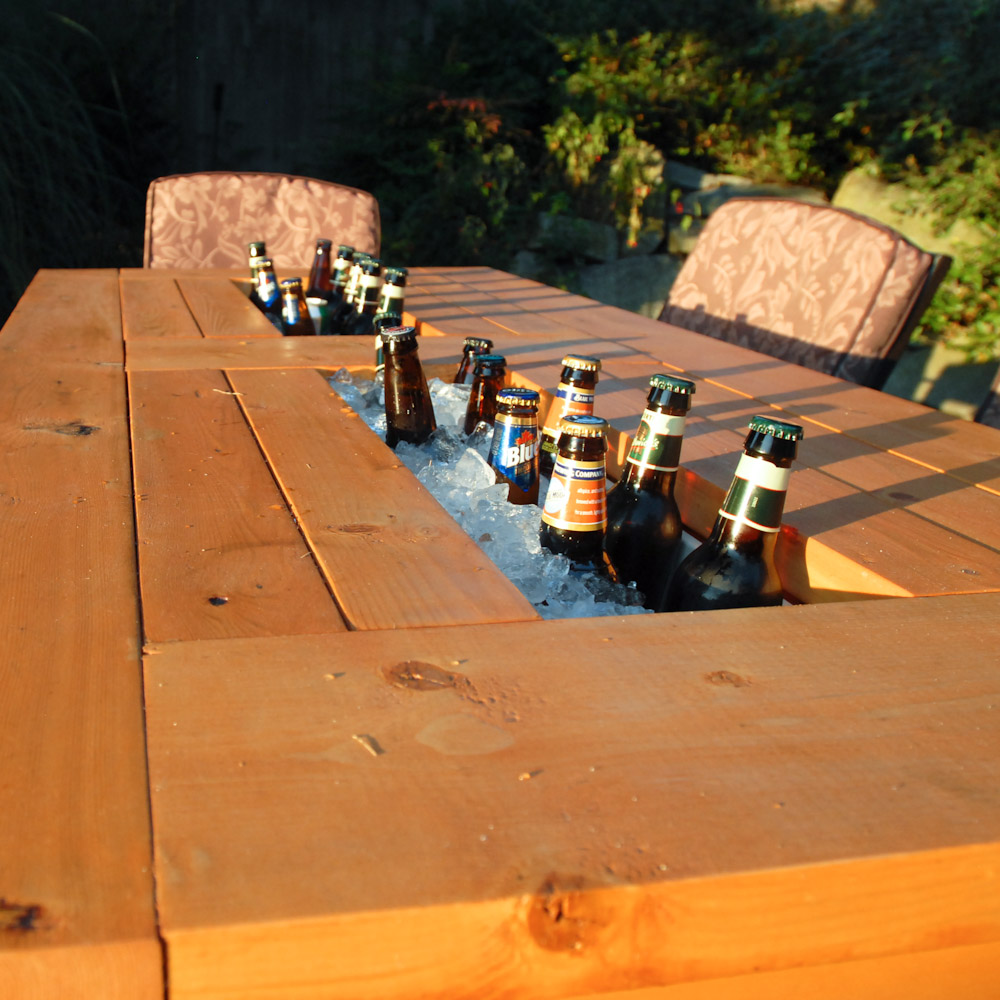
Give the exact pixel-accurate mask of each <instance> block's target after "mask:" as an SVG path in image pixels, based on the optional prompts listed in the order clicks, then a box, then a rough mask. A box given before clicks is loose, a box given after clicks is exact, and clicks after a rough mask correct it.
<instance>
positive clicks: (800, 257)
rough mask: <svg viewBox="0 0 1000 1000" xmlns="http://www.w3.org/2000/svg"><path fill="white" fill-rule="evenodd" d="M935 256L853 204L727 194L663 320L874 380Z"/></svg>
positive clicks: (893, 352)
mask: <svg viewBox="0 0 1000 1000" xmlns="http://www.w3.org/2000/svg"><path fill="white" fill-rule="evenodd" d="M932 262H933V256H932V255H931V254H929V253H925V252H924V251H922V250H920V249H919V248H918V247H915V246H914V245H913V244H912V243H910V242H908V241H907V240H906V239H904V238H903V237H902V236H900V235H899V234H898V233H896V232H894V231H893V230H891V229H888V228H887V227H885V226H882V225H879V224H878V223H875V222H872V221H871V220H869V219H866V218H864V217H863V216H860V215H855V214H854V213H853V212H847V211H844V210H843V209H838V208H832V207H830V206H827V205H817V204H814V203H805V202H798V201H792V200H790V199H785V198H734V199H732V200H730V201H728V202H726V203H725V204H724V205H722V206H721V207H720V208H718V209H716V211H715V212H714V213H713V214H712V215H711V216H710V218H709V220H708V222H707V223H706V224H705V228H704V230H703V231H702V233H701V235H700V236H699V237H698V242H697V244H696V245H695V248H694V251H693V252H692V253H691V255H690V256H689V257H688V258H687V260H686V261H685V262H684V266H683V267H682V268H681V271H680V273H679V274H678V276H677V279H676V281H675V282H674V285H673V287H672V289H671V291H670V296H669V299H668V300H667V303H666V305H665V306H664V307H663V311H662V313H661V314H660V319H661V320H663V321H664V322H667V323H673V324H675V325H676V326H682V327H685V328H686V329H689V330H694V331H696V332H698V333H705V334H708V335H709V336H712V337H716V338H718V339H720V340H726V341H730V342H732V343H736V344H740V345H742V346H745V347H749V348H752V349H753V350H756V351H760V352H762V353H764V354H770V355H772V356H774V357H779V358H782V359H783V360H785V361H790V362H794V363H795V364H800V365H805V366H806V367H808V368H813V369H816V370H818V371H822V372H826V373H828V374H831V375H836V376H838V377H840V378H845V379H849V380H850V381H852V382H859V383H861V384H869V385H877V384H879V383H880V382H881V380H882V378H883V377H884V375H885V372H886V362H885V360H884V359H885V358H887V357H896V356H898V353H899V352H900V351H901V350H902V347H903V346H905V345H904V344H903V343H902V342H901V341H900V334H901V332H902V330H903V326H904V323H905V322H906V319H907V317H908V316H909V314H910V311H911V310H912V308H913V305H914V303H915V301H916V300H917V298H918V296H919V294H920V291H921V288H922V286H923V284H924V281H925V279H926V278H927V275H928V273H929V271H930V268H931V264H932Z"/></svg>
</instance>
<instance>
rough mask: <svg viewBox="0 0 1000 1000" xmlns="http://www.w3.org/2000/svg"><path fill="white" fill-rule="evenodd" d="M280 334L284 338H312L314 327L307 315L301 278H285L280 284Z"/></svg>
mask: <svg viewBox="0 0 1000 1000" xmlns="http://www.w3.org/2000/svg"><path fill="white" fill-rule="evenodd" d="M280 287H281V332H282V333H283V334H284V335H285V336H286V337H314V336H315V335H316V327H315V326H314V324H313V321H312V318H311V317H310V315H309V306H308V305H307V304H306V297H305V293H304V292H303V291H302V279H301V278H285V279H284V280H283V281H282V282H281V283H280Z"/></svg>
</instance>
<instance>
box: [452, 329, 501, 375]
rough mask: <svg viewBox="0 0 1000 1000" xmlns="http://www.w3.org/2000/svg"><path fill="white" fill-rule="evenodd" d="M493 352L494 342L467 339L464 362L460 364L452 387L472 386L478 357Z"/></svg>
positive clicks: (463, 353)
mask: <svg viewBox="0 0 1000 1000" xmlns="http://www.w3.org/2000/svg"><path fill="white" fill-rule="evenodd" d="M492 350H493V341H492V340H489V339H487V338H486V337H466V338H465V346H464V347H463V348H462V360H461V361H459V363H458V370H457V371H456V372H455V377H454V378H453V379H452V380H451V382H452V385H472V380H473V378H474V377H475V368H476V355H477V354H489V353H490V351H492Z"/></svg>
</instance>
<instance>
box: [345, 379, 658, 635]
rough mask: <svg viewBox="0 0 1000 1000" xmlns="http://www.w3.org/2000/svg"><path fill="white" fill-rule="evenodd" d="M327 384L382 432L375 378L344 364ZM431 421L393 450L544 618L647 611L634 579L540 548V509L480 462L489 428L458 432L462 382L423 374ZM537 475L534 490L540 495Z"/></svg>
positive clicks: (381, 399) (465, 393)
mask: <svg viewBox="0 0 1000 1000" xmlns="http://www.w3.org/2000/svg"><path fill="white" fill-rule="evenodd" d="M329 381H330V385H331V387H332V388H333V389H335V390H336V391H337V392H338V393H340V395H341V396H342V397H343V398H344V401H345V402H346V403H347V404H348V405H349V406H350V407H351V408H352V409H353V410H355V412H357V414H358V415H359V416H360V417H361V419H362V420H364V421H365V423H366V424H367V425H368V426H369V427H370V428H371V429H372V430H373V431H375V432H376V433H377V434H379V435H380V436H381V437H382V438H383V439H384V438H385V393H384V391H383V389H382V385H381V383H380V382H371V381H362V380H360V379H359V380H355V379H354V378H353V377H352V375H351V373H350V372H349V371H348V370H347V369H346V368H341V369H340V370H339V371H337V372H336V373H334V375H332V376H331V377H330V380H329ZM429 388H430V392H431V400H432V401H433V404H434V415H435V417H436V419H437V424H438V429H437V430H436V431H435V432H434V434H433V435H431V438H430V440H429V441H427V442H426V443H424V444H422V445H411V444H407V443H405V442H404V443H400V444H398V445H397V446H396V455H397V456H398V457H399V459H400V461H402V462H403V464H404V465H405V466H406V467H407V468H408V469H409V470H410V471H411V472H412V473H413V474H414V475H415V476H416V477H417V479H419V480H420V482H422V483H423V484H424V486H426V487H427V489H428V490H429V491H430V492H431V494H432V495H433V496H434V498H435V499H436V500H437V501H438V503H440V504H441V506H442V507H444V509H445V510H446V511H448V513H449V514H451V516H452V517H453V518H454V519H455V520H456V521H457V522H458V523H459V524H460V525H461V526H462V528H463V529H464V530H465V532H466V533H467V534H468V535H469V537H470V538H472V539H473V540H474V541H475V542H476V544H478V545H479V547H480V548H481V549H482V550H483V551H484V552H485V553H486V555H487V556H489V558H490V559H491V560H492V561H493V562H494V563H495V564H496V565H497V567H499V569H500V570H501V571H502V572H503V573H504V574H506V576H507V578H508V579H509V580H510V581H511V582H512V583H513V584H514V586H516V587H517V588H518V590H520V591H521V593H522V594H524V596H525V597H526V598H527V599H528V600H529V601H530V602H531V603H532V604H533V605H534V606H535V608H536V610H537V611H538V613H539V614H540V615H541V616H542V617H543V618H592V617H597V616H603V615H631V614H643V613H646V609H645V608H643V607H642V600H641V596H640V594H639V593H638V591H636V590H635V588H634V587H623V586H621V585H619V584H616V583H612V582H611V581H610V580H607V579H602V578H600V577H598V576H595V575H592V574H584V573H574V572H571V571H570V563H569V560H568V559H566V558H565V557H564V556H557V555H555V554H553V553H552V552H549V550H548V549H543V548H542V546H541V543H540V542H539V540H538V527H539V524H540V523H541V510H540V508H539V507H535V506H533V505H530V504H528V505H524V506H520V507H519V506H516V505H514V504H510V503H507V486H506V485H505V484H501V485H497V484H496V482H495V477H494V474H493V470H492V469H491V468H490V466H489V463H488V462H487V457H488V455H489V450H490V442H491V441H492V440H493V428H492V427H490V426H489V425H487V424H480V425H479V426H478V427H477V428H476V430H475V431H473V433H472V434H471V435H469V436H468V437H467V436H466V435H465V434H464V433H463V430H462V425H463V424H464V422H465V409H466V406H467V404H468V401H469V388H470V387H469V386H467V385H452V384H450V383H447V382H442V381H441V380H440V379H437V378H435V379H431V381H430V382H429ZM547 487H548V480H547V479H545V478H544V477H543V479H542V482H541V488H540V490H539V496H540V498H541V499H544V497H545V490H546V489H547Z"/></svg>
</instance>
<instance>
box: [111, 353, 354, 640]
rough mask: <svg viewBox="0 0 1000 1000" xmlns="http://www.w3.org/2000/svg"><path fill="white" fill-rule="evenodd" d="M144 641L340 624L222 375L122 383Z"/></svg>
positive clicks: (143, 376) (152, 376) (137, 376)
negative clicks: (126, 387)
mask: <svg viewBox="0 0 1000 1000" xmlns="http://www.w3.org/2000/svg"><path fill="white" fill-rule="evenodd" d="M129 393H130V405H131V410H132V447H133V461H134V466H135V492H136V509H137V512H138V532H139V572H140V579H141V582H142V601H143V626H144V629H145V634H146V637H147V639H149V640H151V641H158V642H159V641H164V640H168V639H198V638H209V637H221V636H253V635H285V634H295V633H297V632H326V631H341V630H343V629H344V628H345V625H344V623H343V620H342V618H341V616H340V614H339V612H338V611H337V608H336V605H335V603H334V601H333V599H332V598H331V596H330V593H329V591H328V589H327V587H326V585H325V583H324V581H323V577H322V576H321V574H320V573H319V571H318V569H317V567H316V564H315V562H314V560H313V558H312V556H311V554H310V551H309V548H308V546H307V545H306V544H305V542H304V541H303V539H302V536H301V535H300V533H299V531H298V530H297V529H296V527H295V524H294V522H293V520H292V517H291V514H290V512H289V509H288V506H287V503H286V501H285V498H284V497H283V496H282V494H281V492H280V491H279V489H278V488H277V487H276V485H275V483H274V479H273V476H272V475H271V471H270V470H269V469H268V467H267V464H266V463H265V461H264V459H263V458H262V456H261V454H260V450H259V448H258V446H257V443H256V441H255V440H254V437H253V435H252V434H251V432H250V429H249V427H248V426H247V423H246V421H245V420H244V418H243V413H242V411H241V409H240V407H239V404H238V402H237V399H236V396H235V395H234V394H233V389H232V388H231V387H230V385H229V383H228V382H227V381H226V379H225V378H224V376H223V375H222V373H220V372H210V371H199V372H158V373H133V374H132V375H130V376H129Z"/></svg>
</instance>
